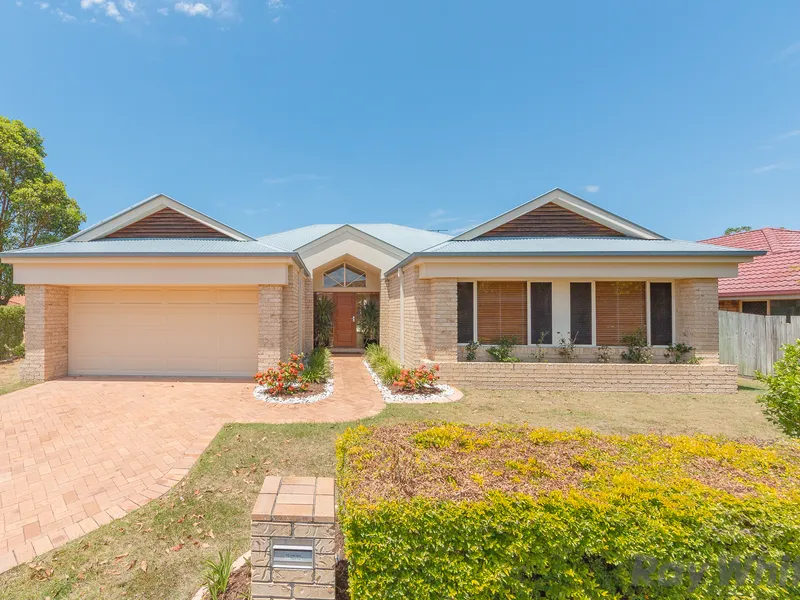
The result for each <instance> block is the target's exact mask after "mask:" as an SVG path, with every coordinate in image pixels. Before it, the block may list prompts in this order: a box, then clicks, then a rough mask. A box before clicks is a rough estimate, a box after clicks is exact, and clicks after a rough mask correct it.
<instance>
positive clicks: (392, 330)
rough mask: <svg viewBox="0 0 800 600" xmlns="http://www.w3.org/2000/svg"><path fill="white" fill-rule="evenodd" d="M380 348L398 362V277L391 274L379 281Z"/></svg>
mask: <svg viewBox="0 0 800 600" xmlns="http://www.w3.org/2000/svg"><path fill="white" fill-rule="evenodd" d="M380 306H381V331H380V343H381V346H383V347H384V348H386V349H387V350H388V351H389V354H390V355H391V357H392V358H393V359H395V360H398V361H399V360H400V277H399V276H398V275H397V273H393V274H392V275H390V276H389V277H386V278H384V279H381V300H380Z"/></svg>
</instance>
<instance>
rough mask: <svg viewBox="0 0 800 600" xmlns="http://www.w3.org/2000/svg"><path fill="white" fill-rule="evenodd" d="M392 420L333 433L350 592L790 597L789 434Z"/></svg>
mask: <svg viewBox="0 0 800 600" xmlns="http://www.w3.org/2000/svg"><path fill="white" fill-rule="evenodd" d="M403 427H404V428H401V431H400V433H399V436H398V435H396V436H395V437H393V436H392V433H391V432H390V431H389V430H388V429H368V428H365V427H359V428H358V429H353V430H348V431H347V432H346V433H345V434H343V435H342V436H341V438H340V439H339V442H338V444H337V458H338V479H339V486H340V490H341V492H342V494H341V502H340V517H341V526H342V530H343V532H344V535H345V549H346V554H347V558H348V560H349V582H350V591H351V595H352V599H353V600H379V599H380V600H392V599H405V598H409V599H418V600H423V599H425V600H434V599H436V600H439V599H462V598H463V599H473V598H474V599H487V600H488V599H494V598H503V599H517V598H519V599H529V598H563V599H568V598H578V599H595V598H598V599H600V598H604V599H606V598H607V599H611V598H617V599H645V598H647V599H653V600H654V599H666V598H668V599H676V600H677V599H684V598H699V599H709V600H710V599H717V598H731V599H732V598H747V599H761V598H786V599H788V598H798V597H800V489H799V488H798V486H799V485H800V450H798V447H797V446H796V445H781V446H775V447H759V446H755V445H749V444H744V443H738V442H734V441H731V440H727V439H720V438H712V437H707V436H697V437H689V436H678V437H662V436H655V435H637V436H631V437H627V438H626V437H621V436H600V435H595V434H592V433H591V432H588V431H586V430H576V431H572V432H556V431H548V430H542V429H530V428H524V427H494V426H485V427H469V426H463V425H454V424H435V425H427V426H424V427H422V426H420V427H417V428H416V429H413V428H412V429H409V428H410V427H411V426H403ZM520 448H522V449H523V451H522V455H521V454H520V450H519V449H520ZM526 453H527V455H528V457H527V459H526V458H525V456H524V455H525V454H526ZM504 455H508V458H506V459H504V458H503V457H504ZM554 457H559V458H554ZM565 465H566V466H565ZM433 478H436V479H433ZM437 481H438V484H437ZM565 482H566V483H565ZM519 490H524V491H522V492H521V491H519ZM464 498H467V499H464ZM736 561H740V566H741V568H739V569H738V570H737V568H736V565H737V563H736ZM692 572H694V577H692V575H691V574H692ZM773 573H774V575H775V576H774V577H773ZM737 577H738V579H737Z"/></svg>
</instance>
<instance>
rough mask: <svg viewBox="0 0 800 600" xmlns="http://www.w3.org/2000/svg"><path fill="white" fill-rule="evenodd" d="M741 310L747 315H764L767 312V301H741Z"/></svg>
mask: <svg viewBox="0 0 800 600" xmlns="http://www.w3.org/2000/svg"><path fill="white" fill-rule="evenodd" d="M742 312H743V313H747V314H748V315H764V316H766V314H767V301H766V300H759V301H758V302H742Z"/></svg>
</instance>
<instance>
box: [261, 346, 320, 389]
mask: <svg viewBox="0 0 800 600" xmlns="http://www.w3.org/2000/svg"><path fill="white" fill-rule="evenodd" d="M304 369H305V365H303V355H302V354H295V353H292V354H290V355H289V360H288V361H287V362H279V363H278V367H277V368H271V369H267V370H266V371H263V372H259V373H256V374H255V376H254V377H253V379H255V381H256V383H257V384H258V385H263V386H264V387H265V388H266V389H267V393H268V394H270V395H271V396H291V395H292V394H299V393H302V392H307V391H308V382H307V381H303V379H302V377H303V370H304Z"/></svg>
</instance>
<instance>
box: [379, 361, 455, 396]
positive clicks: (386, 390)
mask: <svg viewBox="0 0 800 600" xmlns="http://www.w3.org/2000/svg"><path fill="white" fill-rule="evenodd" d="M364 366H365V367H366V368H367V371H368V372H369V374H370V377H372V381H374V382H375V385H376V386H378V390H380V392H381V396H383V401H384V402H386V403H387V404H428V403H441V402H455V401H457V400H460V399H461V398H462V397H463V395H462V394H461V392H459V391H458V390H456V389H455V388H452V387H450V386H449V385H446V384H444V383H437V384H434V385H428V386H424V387H422V388H420V389H418V390H416V391H413V392H408V391H405V390H396V389H392V388H390V387H388V386H386V385H384V383H383V382H382V381H381V378H380V377H379V376H378V374H377V373H375V371H373V370H372V367H370V366H369V363H368V362H367V361H364Z"/></svg>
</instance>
